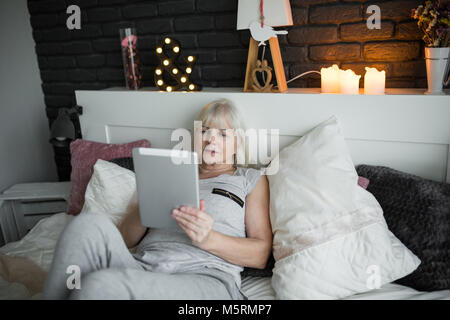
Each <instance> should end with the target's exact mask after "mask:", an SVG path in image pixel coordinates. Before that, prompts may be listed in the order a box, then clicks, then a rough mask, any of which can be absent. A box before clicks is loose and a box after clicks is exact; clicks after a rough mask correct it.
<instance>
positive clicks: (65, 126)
mask: <svg viewBox="0 0 450 320" xmlns="http://www.w3.org/2000/svg"><path fill="white" fill-rule="evenodd" d="M73 113H76V114H82V113H83V108H82V107H80V106H74V107H72V108H61V109H59V111H58V117H57V118H56V119H55V121H53V123H52V127H51V130H50V140H49V142H50V143H51V144H52V145H53V146H55V147H67V146H69V144H70V142H72V141H73V140H75V126H74V125H73V122H72V121H71V120H70V115H71V114H73Z"/></svg>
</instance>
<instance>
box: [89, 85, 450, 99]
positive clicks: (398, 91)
mask: <svg viewBox="0 0 450 320" xmlns="http://www.w3.org/2000/svg"><path fill="white" fill-rule="evenodd" d="M87 91H91V90H87ZM96 91H103V92H105V91H109V92H154V93H156V92H159V93H161V94H180V93H189V94H198V93H199V94H201V93H240V94H263V95H280V94H314V95H322V96H330V95H331V96H352V95H350V94H341V93H321V92H320V88H289V89H288V90H287V91H286V92H284V93H277V92H273V93H260V92H244V91H243V89H242V88H240V87H239V88H238V87H226V88H212V87H205V88H203V89H202V90H201V91H195V92H187V91H173V92H165V91H159V90H158V89H157V88H156V87H144V88H141V89H139V90H128V89H127V88H124V87H112V88H107V89H104V90H96ZM426 91H427V89H422V88H386V92H385V94H384V95H424V96H434V97H436V96H438V97H439V96H444V97H447V96H450V89H445V90H444V95H426V94H425V92H426ZM361 95H363V96H374V95H365V94H364V88H360V89H359V96H361Z"/></svg>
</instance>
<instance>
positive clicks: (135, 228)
mask: <svg viewBox="0 0 450 320" xmlns="http://www.w3.org/2000/svg"><path fill="white" fill-rule="evenodd" d="M117 228H118V229H119V231H120V233H121V234H122V237H123V240H124V241H125V244H126V245H127V248H133V247H135V246H136V245H137V244H138V243H139V242H140V241H141V240H142V238H143V236H144V235H145V233H146V231H147V227H144V226H143V225H142V224H141V218H140V217H139V204H138V200H137V193H136V192H134V194H133V196H132V197H131V199H130V202H129V204H128V207H127V212H126V214H125V216H124V218H123V219H122V221H121V222H119V224H118V225H117Z"/></svg>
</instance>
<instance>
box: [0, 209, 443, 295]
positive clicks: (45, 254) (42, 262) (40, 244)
mask: <svg viewBox="0 0 450 320" xmlns="http://www.w3.org/2000/svg"><path fill="white" fill-rule="evenodd" d="M71 219H73V216H70V215H67V214H66V213H58V214H55V215H53V216H51V217H49V218H45V219H42V220H41V221H39V222H38V224H37V225H36V226H35V227H34V228H33V229H32V230H31V231H30V232H29V233H28V234H27V235H26V236H25V237H24V238H23V239H22V240H20V241H16V242H11V243H8V244H7V245H5V246H3V247H1V248H0V253H2V254H5V255H7V256H11V257H13V256H14V257H25V258H28V259H30V260H31V261H33V262H34V263H36V264H37V265H38V266H40V267H41V268H42V269H43V270H44V271H48V270H49V268H50V264H51V261H52V258H53V251H54V248H55V246H56V242H57V240H58V238H59V235H60V234H61V232H62V231H63V229H64V227H65V225H66V224H67V223H68V222H69V221H70V220H71ZM242 289H243V291H244V292H245V293H246V294H247V295H248V296H249V298H250V300H255V299H261V300H273V299H275V293H274V290H273V288H272V286H271V278H259V277H246V278H243V279H242ZM40 298H41V293H34V294H33V293H32V292H31V290H29V288H27V287H26V286H25V285H24V284H22V283H20V282H8V281H6V280H5V279H3V278H2V277H0V299H40ZM347 299H448V300H450V290H443V291H435V292H418V291H416V290H414V289H411V288H408V287H404V286H401V285H397V284H392V283H389V284H386V285H384V286H382V287H381V288H380V289H377V290H372V291H369V292H366V293H363V294H357V295H353V296H350V297H348V298H347Z"/></svg>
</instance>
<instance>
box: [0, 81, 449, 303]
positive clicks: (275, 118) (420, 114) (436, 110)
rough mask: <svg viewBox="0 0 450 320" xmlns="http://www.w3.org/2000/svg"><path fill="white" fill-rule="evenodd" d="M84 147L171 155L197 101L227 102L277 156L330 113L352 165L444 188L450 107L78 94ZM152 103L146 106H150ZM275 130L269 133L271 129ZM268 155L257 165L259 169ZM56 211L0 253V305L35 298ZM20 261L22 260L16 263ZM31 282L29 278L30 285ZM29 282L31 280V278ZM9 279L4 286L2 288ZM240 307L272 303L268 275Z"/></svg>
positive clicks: (244, 96) (302, 93)
mask: <svg viewBox="0 0 450 320" xmlns="http://www.w3.org/2000/svg"><path fill="white" fill-rule="evenodd" d="M76 98H77V103H78V104H79V105H81V106H83V115H82V116H81V117H80V123H81V129H82V132H83V138H84V139H86V140H92V141H98V142H105V143H123V142H128V141H132V140H136V139H142V138H146V139H148V140H150V141H151V143H152V147H156V148H170V147H173V146H174V145H175V144H176V143H177V141H176V140H174V141H172V139H171V132H172V130H173V129H175V128H186V129H188V130H189V129H191V128H192V126H191V125H190V123H192V120H193V119H194V116H195V115H196V114H197V113H198V111H200V109H201V107H202V106H203V105H205V104H206V103H208V102H210V101H212V100H215V99H219V98H227V99H230V100H232V101H233V102H234V103H235V104H236V105H237V106H238V107H239V108H240V109H241V111H242V113H243V115H244V117H245V119H246V120H247V121H246V122H247V126H248V127H252V128H258V129H269V130H268V133H267V141H270V139H271V137H272V136H273V135H274V134H279V146H280V148H283V147H284V146H286V145H288V144H289V143H291V142H292V141H294V140H295V139H297V138H298V137H300V136H302V135H303V134H304V133H305V132H307V131H308V130H309V129H310V128H312V127H313V126H314V125H316V124H317V123H319V122H321V121H323V120H324V119H326V118H327V117H329V116H330V115H336V116H337V117H338V118H339V120H340V121H341V123H342V126H343V128H344V131H345V134H346V140H347V143H348V146H349V149H350V152H351V155H352V159H353V161H354V163H355V165H356V164H359V163H365V164H373V165H385V166H389V167H392V168H395V169H398V170H402V171H405V172H408V173H412V174H416V175H419V176H421V177H424V178H427V179H431V180H435V181H440V182H447V183H449V182H450V147H449V146H450V129H449V127H450V126H449V124H448V121H449V119H450V108H449V98H448V96H445V95H444V96H425V95H423V90H417V89H410V90H406V89H402V90H388V92H387V94H386V95H383V96H365V95H355V96H352V95H322V94H319V93H318V92H317V90H313V89H293V90H289V91H288V92H287V93H286V94H261V93H250V94H249V93H242V92H241V91H240V89H208V88H207V89H205V90H204V91H202V92H198V93H185V92H174V93H170V94H168V93H165V92H157V91H154V90H145V89H144V90H140V91H136V92H133V91H131V92H130V91H126V90H123V89H108V90H102V91H77V92H76ZM150 102H151V103H150ZM273 128H276V129H277V130H278V131H271V130H270V129H273ZM269 158H270V155H262V156H261V157H260V158H259V159H258V162H259V163H260V164H264V163H267V161H268V159H269ZM71 219H73V216H71V215H68V214H66V213H64V212H61V213H58V214H54V215H52V216H51V217H48V218H45V219H42V220H40V221H39V222H38V223H37V224H36V225H35V226H34V227H33V229H32V230H31V231H30V232H29V233H28V234H27V235H26V236H25V237H24V238H23V239H21V240H19V241H15V242H11V243H8V244H6V245H5V246H3V247H1V248H0V257H1V260H0V271H2V272H1V273H0V274H3V275H5V274H8V273H7V271H8V268H11V267H12V266H13V267H17V268H19V269H20V268H23V270H28V271H27V272H24V274H27V275H26V276H23V277H22V278H20V277H19V278H15V279H11V278H10V279H5V277H1V276H0V299H40V298H41V290H42V283H43V280H44V278H45V272H46V271H47V270H48V269H49V266H50V263H51V261H52V256H53V250H54V247H55V245H56V242H57V240H58V237H59V235H60V233H61V232H62V230H63V228H64V226H65V225H66V224H67V223H68V222H69V221H70V220H71ZM22 258H24V259H22ZM14 259H15V260H14ZM33 275H34V277H33ZM30 278H31V279H30ZM8 280H9V281H8ZM242 289H243V291H244V292H245V293H246V294H247V295H248V296H249V299H251V300H255V299H261V300H271V299H275V293H274V290H273V289H272V287H271V278H270V277H245V278H243V279H242ZM346 299H350V300H356V299H449V300H450V290H441V291H434V292H419V291H417V290H414V289H412V288H409V287H405V286H401V285H399V284H396V283H388V284H386V285H384V286H382V287H381V288H380V289H375V290H371V291H369V292H366V293H362V294H357V295H353V296H350V297H348V298H346Z"/></svg>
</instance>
